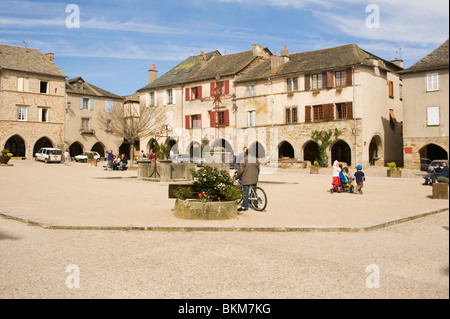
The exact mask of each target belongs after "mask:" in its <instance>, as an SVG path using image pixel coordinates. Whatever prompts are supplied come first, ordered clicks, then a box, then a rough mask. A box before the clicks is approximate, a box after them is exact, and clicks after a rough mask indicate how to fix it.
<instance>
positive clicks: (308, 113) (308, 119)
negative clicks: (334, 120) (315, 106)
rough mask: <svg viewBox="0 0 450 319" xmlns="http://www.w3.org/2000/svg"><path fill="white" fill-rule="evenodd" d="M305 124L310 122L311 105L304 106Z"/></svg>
mask: <svg viewBox="0 0 450 319" xmlns="http://www.w3.org/2000/svg"><path fill="white" fill-rule="evenodd" d="M305 122H306V123H309V122H311V105H306V106H305Z"/></svg>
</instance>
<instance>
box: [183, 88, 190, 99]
mask: <svg viewBox="0 0 450 319" xmlns="http://www.w3.org/2000/svg"><path fill="white" fill-rule="evenodd" d="M189 91H190V89H189V88H186V89H185V90H184V92H185V101H189Z"/></svg>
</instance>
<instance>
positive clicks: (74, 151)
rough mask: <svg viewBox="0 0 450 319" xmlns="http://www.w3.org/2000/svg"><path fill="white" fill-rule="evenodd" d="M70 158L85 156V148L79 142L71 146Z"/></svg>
mask: <svg viewBox="0 0 450 319" xmlns="http://www.w3.org/2000/svg"><path fill="white" fill-rule="evenodd" d="M69 154H70V157H74V156H77V155H80V154H83V146H82V145H81V144H80V143H79V142H74V143H72V144H71V145H70V146H69Z"/></svg>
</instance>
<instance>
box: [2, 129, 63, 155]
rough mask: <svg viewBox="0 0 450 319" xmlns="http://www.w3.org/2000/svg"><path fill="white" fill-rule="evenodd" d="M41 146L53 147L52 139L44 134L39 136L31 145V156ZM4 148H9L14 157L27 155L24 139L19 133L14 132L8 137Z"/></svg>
mask: <svg viewBox="0 0 450 319" xmlns="http://www.w3.org/2000/svg"><path fill="white" fill-rule="evenodd" d="M43 147H55V143H53V142H52V140H51V139H50V138H48V137H46V136H43V137H41V138H39V139H38V140H36V142H35V143H34V145H33V153H32V154H31V157H33V156H34V154H35V153H37V152H38V151H39V150H40V149H41V148H43ZM4 148H5V149H7V150H9V152H10V153H12V154H13V156H14V157H26V156H27V155H28V154H27V147H26V143H25V139H24V138H23V137H22V136H20V135H19V134H15V135H13V136H11V137H10V138H8V139H7V140H6V143H5V146H4Z"/></svg>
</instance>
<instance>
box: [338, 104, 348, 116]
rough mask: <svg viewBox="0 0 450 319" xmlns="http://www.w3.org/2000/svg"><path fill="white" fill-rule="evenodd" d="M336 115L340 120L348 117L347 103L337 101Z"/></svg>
mask: <svg viewBox="0 0 450 319" xmlns="http://www.w3.org/2000/svg"><path fill="white" fill-rule="evenodd" d="M336 117H337V119H338V120H342V119H346V118H347V103H336Z"/></svg>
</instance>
